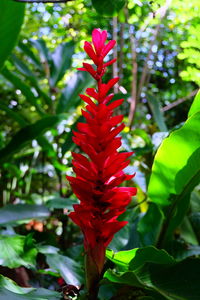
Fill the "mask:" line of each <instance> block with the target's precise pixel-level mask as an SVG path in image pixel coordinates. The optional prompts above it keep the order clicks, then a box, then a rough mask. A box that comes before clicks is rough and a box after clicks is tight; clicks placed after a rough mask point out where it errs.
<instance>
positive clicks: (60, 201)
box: [46, 197, 78, 210]
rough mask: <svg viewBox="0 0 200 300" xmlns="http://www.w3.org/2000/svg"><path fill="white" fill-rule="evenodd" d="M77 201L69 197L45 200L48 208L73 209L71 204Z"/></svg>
mask: <svg viewBox="0 0 200 300" xmlns="http://www.w3.org/2000/svg"><path fill="white" fill-rule="evenodd" d="M77 203H78V201H77V200H74V199H70V198H61V197H54V198H51V199H49V200H48V201H47V203H46V206H47V207H48V208H50V209H62V208H63V209H64V208H67V209H69V210H73V205H74V204H77Z"/></svg>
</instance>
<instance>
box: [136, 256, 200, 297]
mask: <svg viewBox="0 0 200 300" xmlns="http://www.w3.org/2000/svg"><path fill="white" fill-rule="evenodd" d="M137 276H138V277H139V278H140V280H141V281H143V282H144V284H145V285H147V286H148V287H150V288H153V289H155V290H156V291H157V292H159V293H160V294H162V295H164V296H166V298H167V299H174V300H176V299H177V300H178V299H181V300H198V299H200V286H199V277H200V259H186V260H184V261H181V262H179V263H176V264H174V265H171V266H165V265H159V264H148V265H146V266H145V267H144V268H142V269H140V270H139V272H137ZM168 297H169V298H168Z"/></svg>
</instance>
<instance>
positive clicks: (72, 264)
mask: <svg viewBox="0 0 200 300" xmlns="http://www.w3.org/2000/svg"><path fill="white" fill-rule="evenodd" d="M46 257H47V263H48V265H49V267H50V268H52V269H54V270H56V271H58V272H59V273H60V275H61V276H62V277H63V278H64V280H65V281H66V282H67V283H68V284H72V285H81V284H82V283H83V270H82V266H81V265H80V264H79V263H77V262H76V261H74V260H72V259H71V258H69V257H67V256H63V255H60V254H47V255H46Z"/></svg>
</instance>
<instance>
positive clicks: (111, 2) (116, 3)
mask: <svg viewBox="0 0 200 300" xmlns="http://www.w3.org/2000/svg"><path fill="white" fill-rule="evenodd" d="M125 3H126V1H125V0H92V5H93V6H94V8H95V9H96V11H97V12H98V13H99V14H101V15H105V16H113V15H116V14H117V13H118V12H119V11H120V10H121V9H122V8H123V7H124V5H125Z"/></svg>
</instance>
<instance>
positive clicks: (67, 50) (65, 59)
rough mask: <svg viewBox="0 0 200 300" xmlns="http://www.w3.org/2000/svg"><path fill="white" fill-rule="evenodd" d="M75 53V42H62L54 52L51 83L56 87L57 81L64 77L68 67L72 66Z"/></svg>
mask: <svg viewBox="0 0 200 300" xmlns="http://www.w3.org/2000/svg"><path fill="white" fill-rule="evenodd" d="M73 53H74V42H69V43H63V44H60V45H59V46H58V47H57V48H56V49H55V51H54V53H52V55H51V57H52V65H51V69H50V79H49V83H50V86H51V87H55V86H56V84H57V82H58V81H59V80H60V79H62V77H63V76H64V74H65V72H66V70H67V69H69V68H70V66H71V62H72V55H73Z"/></svg>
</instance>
